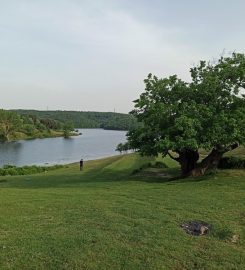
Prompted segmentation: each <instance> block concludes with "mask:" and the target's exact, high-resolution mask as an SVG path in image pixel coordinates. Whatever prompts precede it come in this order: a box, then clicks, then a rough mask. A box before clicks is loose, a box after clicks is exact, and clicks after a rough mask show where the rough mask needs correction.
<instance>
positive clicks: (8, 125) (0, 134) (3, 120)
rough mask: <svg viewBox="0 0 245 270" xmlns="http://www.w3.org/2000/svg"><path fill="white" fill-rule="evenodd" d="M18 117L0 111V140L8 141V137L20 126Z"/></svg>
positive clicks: (14, 114)
mask: <svg viewBox="0 0 245 270" xmlns="http://www.w3.org/2000/svg"><path fill="white" fill-rule="evenodd" d="M21 124H22V121H21V118H20V116H19V115H18V114H17V113H15V112H11V111H5V110H2V109H1V110H0V139H1V140H3V141H8V140H9V137H10V135H13V134H14V133H15V132H16V131H17V130H18V128H19V127H20V126H21Z"/></svg>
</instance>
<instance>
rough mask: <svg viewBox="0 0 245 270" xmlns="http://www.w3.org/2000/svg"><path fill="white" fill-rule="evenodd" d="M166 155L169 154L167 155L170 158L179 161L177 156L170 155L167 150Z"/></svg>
mask: <svg viewBox="0 0 245 270" xmlns="http://www.w3.org/2000/svg"><path fill="white" fill-rule="evenodd" d="M167 155H169V157H170V158H172V159H173V160H175V161H178V162H179V157H177V158H176V157H174V156H172V155H171V154H170V153H169V151H168V152H167Z"/></svg>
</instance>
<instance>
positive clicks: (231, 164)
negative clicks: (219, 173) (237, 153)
mask: <svg viewBox="0 0 245 270" xmlns="http://www.w3.org/2000/svg"><path fill="white" fill-rule="evenodd" d="M218 168H220V169H245V159H244V158H239V157H223V158H222V159H221V160H220V162H219V164H218Z"/></svg>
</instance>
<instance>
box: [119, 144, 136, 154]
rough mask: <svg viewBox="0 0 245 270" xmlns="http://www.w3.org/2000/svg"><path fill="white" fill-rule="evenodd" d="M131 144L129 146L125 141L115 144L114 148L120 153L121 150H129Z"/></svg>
mask: <svg viewBox="0 0 245 270" xmlns="http://www.w3.org/2000/svg"><path fill="white" fill-rule="evenodd" d="M131 149H132V148H131V146H130V143H129V142H126V143H119V144H118V145H117V148H116V151H118V152H120V153H122V152H126V153H127V151H129V150H131Z"/></svg>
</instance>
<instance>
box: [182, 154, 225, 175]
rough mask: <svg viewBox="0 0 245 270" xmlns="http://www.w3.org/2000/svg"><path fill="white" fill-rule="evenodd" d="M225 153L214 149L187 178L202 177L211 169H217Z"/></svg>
mask: <svg viewBox="0 0 245 270" xmlns="http://www.w3.org/2000/svg"><path fill="white" fill-rule="evenodd" d="M223 154H224V152H223V151H219V150H217V149H213V150H212V151H211V153H210V154H209V155H208V156H207V157H206V158H204V159H203V160H202V161H201V162H200V163H199V164H197V166H196V167H195V168H193V169H192V170H191V171H190V172H189V173H188V175H187V176H192V177H196V176H201V175H204V174H205V172H206V171H207V170H209V169H215V168H217V166H218V164H219V161H220V159H221V158H222V156H223Z"/></svg>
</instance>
